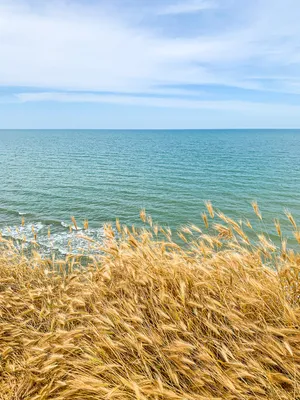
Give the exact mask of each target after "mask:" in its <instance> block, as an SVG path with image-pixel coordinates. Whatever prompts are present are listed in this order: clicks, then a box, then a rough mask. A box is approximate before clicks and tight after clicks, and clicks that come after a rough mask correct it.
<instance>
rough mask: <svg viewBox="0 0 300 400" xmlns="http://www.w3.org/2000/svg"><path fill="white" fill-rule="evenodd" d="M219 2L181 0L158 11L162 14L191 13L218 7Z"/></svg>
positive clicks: (210, 0)
mask: <svg viewBox="0 0 300 400" xmlns="http://www.w3.org/2000/svg"><path fill="white" fill-rule="evenodd" d="M216 6H217V4H216V2H215V1H213V0H184V1H183V0H181V1H179V2H178V3H175V4H170V5H169V6H166V7H164V8H161V9H160V10H159V11H158V14H160V15H171V14H175V15H176V14H190V13H195V12H200V11H204V10H209V9H212V8H216Z"/></svg>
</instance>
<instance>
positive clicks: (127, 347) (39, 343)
mask: <svg viewBox="0 0 300 400" xmlns="http://www.w3.org/2000/svg"><path fill="white" fill-rule="evenodd" d="M207 207H208V214H209V215H210V217H211V218H214V219H215V220H214V221H212V222H211V223H210V224H208V218H209V217H208V216H207V215H206V214H205V218H204V223H205V225H210V226H212V228H211V229H213V231H210V234H208V233H202V230H201V229H200V228H198V227H196V226H195V225H190V226H188V227H185V228H183V229H182V230H181V232H180V237H181V239H182V240H183V244H182V245H179V244H178V243H175V242H174V241H173V240H172V239H171V238H172V233H171V232H170V230H168V229H162V228H159V227H157V226H156V225H154V224H153V222H152V220H151V219H150V218H149V217H148V216H147V215H146V213H145V211H142V212H141V218H142V220H143V221H144V222H145V223H146V222H148V223H149V224H150V227H147V228H143V229H140V230H138V229H137V228H128V227H124V226H121V225H120V223H119V221H117V224H116V228H117V231H118V232H119V236H118V238H116V237H115V233H114V230H113V229H112V228H111V227H110V226H107V227H106V240H105V243H104V245H103V248H102V249H101V250H102V255H101V258H99V256H98V258H93V257H92V256H91V257H90V260H89V263H88V265H87V266H85V267H81V266H80V263H81V261H80V259H79V258H76V257H75V256H74V257H73V256H71V255H70V256H68V257H67V258H66V260H63V261H55V260H54V259H53V260H51V261H50V260H44V259H42V258H41V257H40V256H39V255H38V254H37V253H34V254H33V255H32V256H31V257H29V258H26V257H25V256H24V255H22V254H21V253H20V252H19V251H17V250H16V248H15V247H14V245H13V244H12V243H11V242H6V241H4V240H3V239H2V241H1V243H0V399H5V400H6V399H16V400H17V399H24V400H27V399H28V400H29V399H30V400H38V399H53V400H54V399H56V400H59V399H61V400H62V399H70V400H71V399H72V400H73V399H78V400H79V399H80V400H81V399H107V400H109V399H124V400H127V399H128V400H129V399H139V400H145V399H153V400H154V399H157V400H161V399H166V400H167V399H169V400H176V399H178V400H179V399H184V400H197V399H199V400H206V399H207V400H208V399H211V400H212V399H214V400H217V399H220V400H221V399H231V400H233V399H237V400H238V399H253V400H254V399H278V400H279V399H280V400H281V399H300V328H299V323H300V255H299V254H298V253H296V252H295V251H289V250H288V249H287V246H286V242H285V240H284V239H281V240H282V245H281V247H280V251H278V249H277V248H276V247H275V246H274V244H273V243H271V242H270V240H269V238H268V237H266V236H265V235H263V234H261V233H259V235H258V240H257V243H256V244H252V245H250V244H249V243H250V242H249V240H248V237H247V235H246V234H245V232H244V230H243V226H246V227H247V228H249V229H250V227H252V225H251V224H250V222H249V221H246V222H242V221H240V222H236V221H233V220H232V219H230V218H228V217H226V216H225V215H224V214H222V213H220V212H216V211H215V210H213V208H212V205H211V204H210V203H208V204H207ZM253 207H254V211H255V212H256V214H257V217H258V218H259V220H260V219H261V214H260V211H259V209H258V207H257V204H256V203H254V206H253ZM217 218H218V220H217V221H216V219H217ZM288 218H289V220H290V222H291V224H292V226H293V227H294V228H295V229H297V225H296V223H295V221H294V219H293V218H292V217H291V215H290V214H288ZM73 223H74V226H75V228H76V221H75V219H74V220H73ZM276 226H277V231H278V234H279V236H280V237H281V230H280V228H279V226H280V225H279V223H278V221H276ZM296 232H298V231H296ZM162 236H163V237H164V239H162ZM274 248H275V249H274ZM95 257H96V256H95ZM269 261H270V262H272V263H273V265H274V266H275V267H276V269H274V270H273V269H271V268H269V267H266V263H267V262H269Z"/></svg>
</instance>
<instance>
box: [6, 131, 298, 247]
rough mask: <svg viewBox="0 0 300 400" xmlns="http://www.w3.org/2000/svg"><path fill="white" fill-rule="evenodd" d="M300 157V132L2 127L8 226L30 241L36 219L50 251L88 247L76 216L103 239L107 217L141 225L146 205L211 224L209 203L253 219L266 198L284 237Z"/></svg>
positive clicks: (266, 209) (176, 223)
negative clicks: (254, 204) (206, 214)
mask: <svg viewBox="0 0 300 400" xmlns="http://www.w3.org/2000/svg"><path fill="white" fill-rule="evenodd" d="M299 160H300V130H215V131H214V130H212V131H209V130H199V131H198V130H194V131H189V130H187V131H176V130H173V131H171V130H170V131H163V130H162V131H137V130H135V131H104V130H72V131H71V130H70V131H68V130H61V131H59V130H56V131H50V130H19V131H9V130H6V131H5V130H2V131H0V168H1V177H0V184H1V191H0V231H1V232H2V234H3V235H4V236H7V237H13V238H15V239H18V238H22V237H23V236H26V237H27V238H28V239H31V238H32V236H33V233H32V225H33V226H34V231H35V232H36V233H37V237H38V242H39V243H40V245H41V248H42V249H43V251H45V252H46V253H49V252H51V251H52V250H53V249H54V250H56V251H59V252H61V253H66V252H68V249H69V247H70V246H71V247H72V248H73V249H74V248H82V247H83V248H86V249H87V248H88V247H87V246H88V244H87V243H86V241H84V240H83V239H82V238H80V237H78V232H74V231H72V232H70V230H69V225H70V224H71V220H70V217H71V216H72V215H74V216H75V217H76V219H77V221H78V224H79V226H80V227H82V226H83V220H84V219H88V220H89V230H88V231H87V232H85V234H87V235H88V236H91V237H93V238H95V239H97V240H99V241H101V240H102V237H103V224H104V223H106V222H110V221H114V220H115V218H116V217H119V218H120V221H121V222H122V223H125V224H139V211H140V209H141V208H145V209H146V210H147V213H148V214H150V215H151V216H152V217H153V219H154V220H155V221H157V222H158V223H159V224H162V225H167V226H170V227H171V228H172V229H173V230H176V229H178V228H179V227H180V226H182V225H183V224H188V223H190V222H191V223H193V224H199V225H203V222H202V219H201V212H202V211H203V210H204V204H203V203H204V201H205V200H211V201H212V203H213V205H214V206H215V207H217V208H219V209H221V210H222V212H224V213H225V214H227V215H228V216H230V217H233V218H236V219H240V218H242V219H245V218H249V219H251V220H255V217H254V214H253V211H252V208H251V201H252V200H257V201H258V203H259V206H260V208H261V211H262V214H263V217H264V223H263V225H262V226H261V229H262V230H263V231H265V232H266V233H268V235H269V236H270V238H271V239H272V240H274V241H275V242H276V235H275V234H276V231H275V227H274V224H273V219H274V218H276V217H279V219H280V221H281V223H282V225H283V230H284V232H285V230H286V231H287V229H288V222H287V219H286V217H285V215H284V209H285V208H287V209H289V210H290V211H291V212H292V213H293V215H294V217H295V219H296V221H298V222H300V202H299V198H300V161H299ZM22 217H23V218H24V219H25V223H24V226H22V224H21V220H22ZM49 229H50V231H51V235H50V238H49V237H48V230H49ZM290 243H291V244H292V245H293V244H294V241H293V239H292V237H290Z"/></svg>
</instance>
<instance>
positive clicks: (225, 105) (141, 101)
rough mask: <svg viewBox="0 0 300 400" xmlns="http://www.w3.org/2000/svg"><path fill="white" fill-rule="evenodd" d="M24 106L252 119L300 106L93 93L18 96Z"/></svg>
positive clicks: (292, 112)
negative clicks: (100, 106)
mask: <svg viewBox="0 0 300 400" xmlns="http://www.w3.org/2000/svg"><path fill="white" fill-rule="evenodd" d="M16 98H17V99H18V100H19V101H20V102H24V103H26V102H43V101H46V102H49V101H53V102H61V103H64V102H68V103H107V104H126V105H131V106H140V107H149V106H150V107H158V108H174V109H178V108H179V109H194V110H195V109H197V110H216V111H239V112H246V113H248V114H249V115H253V114H254V115H262V114H264V115H267V116H270V115H274V114H276V113H284V114H286V115H293V116H295V115H298V113H299V112H300V104H299V105H285V104H266V103H262V102H250V101H235V100H231V101H218V100H214V101H207V100H199V99H185V98H160V97H140V96H132V95H114V94H93V93H67V92H66V93H63V92H43V93H20V94H17V95H16Z"/></svg>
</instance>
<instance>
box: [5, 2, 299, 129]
mask: <svg viewBox="0 0 300 400" xmlns="http://www.w3.org/2000/svg"><path fill="white" fill-rule="evenodd" d="M299 20H300V2H299V0H251V1H249V0H0V129H1V128H2V129H10V128H11V129H25V128H26V129H41V128H48V129H55V128H58V129H60V128H64V129H66V128H70V129H83V128H87V129H97V128H98V129H168V128H170V129H176V128H177V129H200V128H202V129H208V128H219V129H220V128H221V129H222V128H300V24H299Z"/></svg>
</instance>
